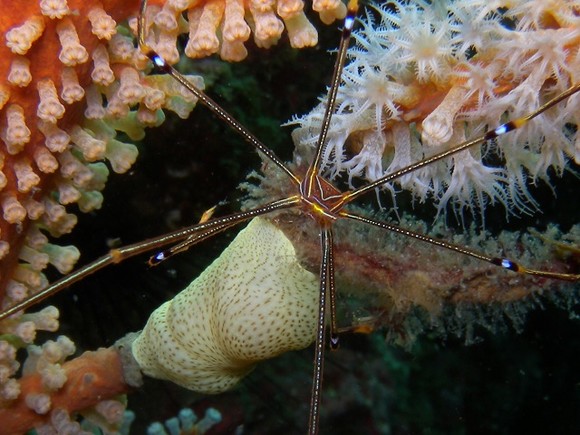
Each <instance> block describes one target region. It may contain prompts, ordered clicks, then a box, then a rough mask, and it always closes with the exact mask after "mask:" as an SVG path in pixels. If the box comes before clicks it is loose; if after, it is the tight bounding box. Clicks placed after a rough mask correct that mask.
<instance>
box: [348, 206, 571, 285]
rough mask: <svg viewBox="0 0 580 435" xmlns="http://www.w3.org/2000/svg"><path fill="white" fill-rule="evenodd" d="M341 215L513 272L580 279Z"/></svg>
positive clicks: (569, 274)
mask: <svg viewBox="0 0 580 435" xmlns="http://www.w3.org/2000/svg"><path fill="white" fill-rule="evenodd" d="M340 215H341V216H342V217H345V218H348V219H352V220H355V221H358V222H363V223H365V224H369V225H374V226H376V227H379V228H383V229H385V230H389V231H393V232H395V233H398V234H402V235H404V236H407V237H413V238H415V239H418V240H421V241H423V242H426V243H430V244H432V245H435V246H439V247H441V248H445V249H449V250H451V251H455V252H458V253H460V254H463V255H468V256H470V257H473V258H477V259H478V260H481V261H485V262H487V263H491V264H493V265H494V266H499V267H502V268H504V269H507V270H511V271H513V272H518V273H522V274H526V275H534V276H540V277H543V278H550V279H561V280H564V281H572V282H577V281H580V274H574V273H559V272H550V271H547V270H537V269H530V268H527V267H525V266H523V265H521V264H519V263H516V262H515V261H513V260H510V259H509V258H502V257H492V256H490V255H487V254H484V253H481V252H478V251H475V250H473V249H469V248H466V247H465V246H460V245H455V244H453V243H449V242H446V241H444V240H439V239H435V238H433V237H429V236H426V235H425V234H421V233H416V232H414V231H411V230H407V229H405V228H401V227H399V226H396V225H393V224H389V223H386V222H381V221H377V220H374V219H370V218H366V217H363V216H359V215H356V214H353V213H348V212H346V211H343V212H341V213H340Z"/></svg>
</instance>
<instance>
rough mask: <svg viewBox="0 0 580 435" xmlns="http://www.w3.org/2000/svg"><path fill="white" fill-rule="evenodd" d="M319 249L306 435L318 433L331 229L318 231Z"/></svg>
mask: <svg viewBox="0 0 580 435" xmlns="http://www.w3.org/2000/svg"><path fill="white" fill-rule="evenodd" d="M320 237H321V238H320V247H321V250H322V261H321V264H320V295H319V298H318V323H317V325H316V342H315V345H314V373H313V375H312V393H311V395H310V414H309V419H308V433H309V434H310V435H314V434H317V433H318V425H319V420H320V399H321V395H322V377H323V373H324V350H325V347H326V310H327V308H328V307H327V303H326V298H327V296H328V295H329V294H331V293H334V254H333V241H332V229H331V228H330V227H329V226H328V227H322V228H321V230H320Z"/></svg>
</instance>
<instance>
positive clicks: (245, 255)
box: [133, 218, 318, 393]
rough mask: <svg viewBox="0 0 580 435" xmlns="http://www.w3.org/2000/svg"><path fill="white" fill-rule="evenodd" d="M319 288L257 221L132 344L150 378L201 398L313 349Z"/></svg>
mask: <svg viewBox="0 0 580 435" xmlns="http://www.w3.org/2000/svg"><path fill="white" fill-rule="evenodd" d="M317 295H318V280H317V278H316V276H315V275H314V274H312V273H311V272H309V271H307V270H305V269H304V268H303V267H302V266H300V265H299V264H298V262H297V260H296V254H295V251H294V247H293V246H292V244H291V243H290V241H289V240H288V239H287V238H286V237H285V235H284V234H283V233H282V231H280V230H279V229H277V228H276V227H275V226H273V225H272V224H271V223H269V222H268V221H266V220H264V219H261V218H256V219H254V220H253V221H252V222H251V223H250V224H249V225H248V226H247V228H246V229H244V230H242V231H241V232H240V233H239V235H238V236H237V237H236V238H235V240H234V241H233V242H232V243H231V244H230V246H229V247H228V248H227V249H226V250H225V251H224V252H223V253H222V255H221V256H220V257H219V258H218V259H217V260H215V261H214V262H213V263H212V265H211V266H210V267H208V268H207V269H206V270H205V271H204V272H203V273H202V274H201V275H200V276H199V277H198V278H197V279H196V280H195V281H193V282H192V283H191V284H190V285H189V286H188V287H187V288H186V289H185V290H184V291H183V292H181V293H179V294H178V295H177V296H176V297H175V298H174V299H173V300H171V301H168V302H166V303H165V304H163V305H162V306H161V307H159V308H158V309H157V310H156V311H155V312H154V313H153V314H152V315H151V317H150V318H149V321H148V322H147V325H146V326H145V329H144V330H143V331H142V333H141V334H140V335H139V337H138V338H137V339H136V340H135V342H134V343H133V355H134V356H135V359H136V360H137V362H138V363H139V365H140V367H141V369H142V370H143V372H144V373H145V374H147V375H149V376H152V377H155V378H159V379H167V380H171V381H173V382H175V383H177V384H179V385H182V386H184V387H186V388H189V389H191V390H194V391H199V392H203V393H219V392H221V391H224V390H227V389H229V388H231V387H233V386H234V385H235V384H236V383H237V382H238V381H239V380H240V379H241V378H242V377H243V376H245V375H246V374H248V373H249V372H250V371H251V370H252V369H253V367H254V365H255V364H256V363H257V362H259V361H261V360H264V359H268V358H272V357H275V356H278V355H280V354H282V353H284V352H287V351H290V350H297V349H302V348H305V347H306V346H308V345H309V344H310V343H311V342H312V341H314V332H315V329H316V328H315V322H316V313H317V299H318V296H317Z"/></svg>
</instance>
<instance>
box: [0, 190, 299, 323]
mask: <svg viewBox="0 0 580 435" xmlns="http://www.w3.org/2000/svg"><path fill="white" fill-rule="evenodd" d="M298 204H300V199H299V198H298V197H297V196H292V197H289V198H284V199H279V200H277V201H272V202H270V203H268V204H266V205H263V206H262V207H259V208H257V209H255V210H250V211H245V212H239V213H234V214H231V215H228V216H224V217H221V218H216V219H212V220H209V221H207V222H204V223H201V224H197V225H193V226H191V227H187V228H183V229H180V230H177V231H174V232H172V233H168V234H164V235H162V236H159V237H153V238H151V239H148V240H144V241H142V242H138V243H134V244H132V245H127V246H123V247H121V248H117V249H112V250H111V251H109V253H108V254H106V255H103V256H102V257H100V258H98V259H96V260H95V261H93V262H91V263H89V264H87V265H86V266H83V267H81V268H80V269H78V270H76V271H74V272H72V273H70V274H68V275H67V276H65V277H63V278H61V279H60V280H58V281H56V282H55V283H53V284H51V285H50V286H48V287H47V288H45V289H43V290H41V291H40V292H38V293H36V294H34V295H32V296H31V297H29V298H27V299H25V300H23V301H22V302H19V303H18V304H16V305H14V306H12V307H10V308H7V309H5V310H3V311H2V312H1V313H0V320H3V319H5V318H6V317H8V316H11V315H12V314H15V313H17V312H18V311H20V310H25V309H27V308H29V307H31V306H32V305H35V304H37V303H38V302H40V301H43V300H44V299H46V298H48V297H50V296H52V295H54V294H56V293H58V292H60V291H61V290H63V289H65V288H67V287H69V286H70V285H72V284H74V283H75V282H77V281H80V280H81V279H83V278H85V277H86V276H88V275H91V274H93V273H95V272H96V271H98V270H101V269H102V268H104V267H106V266H108V265H110V264H116V263H119V262H121V261H123V260H126V259H127V258H131V257H134V256H136V255H139V254H142V253H145V252H149V251H151V250H153V249H159V248H162V247H164V246H167V245H170V244H172V243H175V242H178V241H180V240H183V239H188V240H190V239H191V240H192V242H191V243H189V244H188V246H187V247H189V246H191V245H193V244H195V243H199V242H201V241H202V240H205V239H207V238H208V237H211V236H213V235H215V234H217V233H219V232H221V231H224V230H226V229H228V228H230V227H232V226H234V225H236V224H239V223H241V222H244V221H247V220H248V219H251V218H253V217H256V216H259V215H263V214H267V213H270V212H273V211H276V210H281V209H283V208H290V207H295V206H297V205H298ZM184 249H186V248H184ZM184 249H181V250H184ZM156 260H157V262H159V261H161V260H162V259H160V258H157V259H156ZM150 261H151V260H150Z"/></svg>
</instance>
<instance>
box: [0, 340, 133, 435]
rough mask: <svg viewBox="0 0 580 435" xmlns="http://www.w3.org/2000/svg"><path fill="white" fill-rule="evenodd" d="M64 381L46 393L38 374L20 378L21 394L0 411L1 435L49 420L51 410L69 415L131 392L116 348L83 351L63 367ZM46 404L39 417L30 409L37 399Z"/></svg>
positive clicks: (13, 432)
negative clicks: (42, 400) (53, 391)
mask: <svg viewBox="0 0 580 435" xmlns="http://www.w3.org/2000/svg"><path fill="white" fill-rule="evenodd" d="M62 368H63V370H64V373H65V375H66V378H67V381H66V383H65V384H64V386H63V387H62V388H61V389H60V390H58V391H57V392H55V393H49V394H47V393H46V388H45V386H44V385H43V382H42V376H41V375H40V374H39V373H33V374H30V375H27V376H24V377H22V379H20V388H21V391H22V393H21V395H20V398H19V399H17V400H16V401H14V402H13V403H12V404H11V406H10V407H9V408H0V421H1V422H2V424H1V425H0V434H2V435H10V434H16V433H24V432H26V431H27V430H29V429H32V428H34V427H36V426H40V425H42V424H45V423H47V422H48V421H49V418H50V412H48V411H49V410H52V409H62V410H65V411H67V412H69V413H73V412H76V411H80V410H83V409H86V408H90V407H91V406H95V405H96V404H97V403H99V402H100V401H102V400H106V399H111V398H115V397H116V396H118V395H120V394H125V393H127V392H129V391H130V390H131V387H130V386H129V385H127V383H126V381H125V379H124V377H123V365H122V363H121V358H120V355H119V352H118V351H117V350H116V349H112V348H109V349H99V350H97V351H95V352H85V353H84V354H82V355H81V356H79V357H78V358H75V359H74V360H72V361H69V362H66V363H64V364H63V365H62ZM43 397H44V398H46V400H47V401H48V403H47V405H46V407H45V409H41V410H39V411H44V412H43V413H42V414H39V413H38V412H36V411H34V410H33V409H31V404H32V402H33V401H34V400H38V399H39V398H43Z"/></svg>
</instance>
